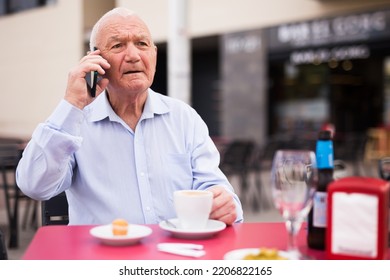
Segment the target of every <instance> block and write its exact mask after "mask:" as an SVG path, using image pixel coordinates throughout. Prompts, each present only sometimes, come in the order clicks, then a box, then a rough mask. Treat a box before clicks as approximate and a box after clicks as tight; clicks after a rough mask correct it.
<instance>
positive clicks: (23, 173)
mask: <svg viewBox="0 0 390 280" xmlns="http://www.w3.org/2000/svg"><path fill="white" fill-rule="evenodd" d="M84 118H85V116H84V112H83V111H82V110H80V109H78V108H76V107H74V106H72V105H71V104H70V103H68V102H67V101H65V100H62V101H61V102H60V103H59V105H58V106H57V108H56V109H55V110H54V112H53V113H52V115H51V116H50V117H49V118H48V120H47V121H46V122H45V123H41V124H39V125H38V127H37V128H36V129H35V131H34V132H33V135H32V138H31V140H30V141H29V143H28V144H27V146H26V148H25V149H24V151H23V155H22V158H21V160H20V161H19V164H18V167H17V170H16V180H17V184H18V186H19V188H20V189H21V190H22V192H23V193H24V194H26V195H28V196H30V197H31V198H33V199H37V200H46V199H49V198H51V197H52V196H54V195H56V194H58V193H60V192H62V191H63V190H65V189H67V188H68V187H69V186H70V183H71V180H72V170H73V167H74V164H75V161H74V153H75V151H77V150H78V149H79V148H80V146H81V143H82V138H81V137H80V127H81V124H82V122H83V121H84Z"/></svg>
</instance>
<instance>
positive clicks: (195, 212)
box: [173, 190, 213, 229]
mask: <svg viewBox="0 0 390 280" xmlns="http://www.w3.org/2000/svg"><path fill="white" fill-rule="evenodd" d="M173 198H174V204H175V210H176V215H177V218H178V219H179V226H180V228H182V229H203V228H205V227H206V226H207V221H208V219H209V215H210V212H211V206H212V203H213V193H212V192H210V191H203V190H180V191H175V192H174V195H173Z"/></svg>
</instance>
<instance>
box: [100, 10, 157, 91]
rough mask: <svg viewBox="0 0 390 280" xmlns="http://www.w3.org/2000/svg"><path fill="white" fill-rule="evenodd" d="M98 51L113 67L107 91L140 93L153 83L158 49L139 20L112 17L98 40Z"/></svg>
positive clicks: (108, 71) (106, 22)
mask: <svg viewBox="0 0 390 280" xmlns="http://www.w3.org/2000/svg"><path fill="white" fill-rule="evenodd" d="M97 47H98V48H99V49H100V50H101V52H102V56H103V57H104V58H105V59H106V60H107V61H108V63H110V65H111V68H110V69H108V70H107V71H106V75H105V77H106V78H108V79H109V81H110V83H109V85H108V90H109V92H110V91H113V92H123V91H124V92H126V93H133V94H136V93H141V92H144V91H146V90H147V89H148V88H149V87H150V86H151V85H152V83H153V78H154V74H155V70H156V60H157V48H156V46H155V45H154V43H153V41H152V37H151V35H150V32H149V30H148V28H147V26H146V25H145V23H144V22H143V21H142V20H140V19H139V18H138V17H136V16H126V17H123V16H120V15H116V16H112V17H110V18H108V19H107V20H105V22H104V23H103V27H102V30H101V32H100V34H99V35H98V36H97Z"/></svg>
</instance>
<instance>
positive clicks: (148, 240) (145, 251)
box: [23, 223, 326, 260]
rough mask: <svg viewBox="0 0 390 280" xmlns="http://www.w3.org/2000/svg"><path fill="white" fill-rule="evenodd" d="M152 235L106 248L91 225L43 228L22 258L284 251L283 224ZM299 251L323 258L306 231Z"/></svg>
mask: <svg viewBox="0 0 390 280" xmlns="http://www.w3.org/2000/svg"><path fill="white" fill-rule="evenodd" d="M148 226H149V227H150V228H151V229H152V230H153V232H152V234H151V235H149V236H147V237H145V238H144V239H142V240H141V241H140V242H139V243H137V244H134V245H129V246H109V245H104V244H102V243H101V242H100V241H99V240H97V239H96V238H94V237H93V236H92V235H90V233H89V231H90V229H91V228H93V226H89V225H87V226H44V227H40V228H39V229H38V231H37V233H36V234H35V236H34V238H33V240H32V241H31V243H30V245H29V246H28V248H27V250H26V252H25V254H24V256H23V259H24V260H28V259H35V260H81V259H84V260H106V259H107V260H108V259H116V260H120V259H127V260H131V259H137V260H150V259H154V260H164V259H166V260H173V259H178V260H186V259H193V258H191V257H183V256H178V255H173V254H168V253H164V252H160V251H158V250H157V244H158V243H161V242H183V243H196V244H202V245H204V249H205V251H206V255H205V256H203V257H201V258H198V259H204V260H221V259H223V257H224V255H225V254H226V253H227V252H229V251H231V250H235V249H242V248H261V247H267V248H276V249H280V250H285V249H286V245H287V232H286V229H285V225H284V224H283V223H242V224H235V225H233V226H228V227H227V228H226V229H224V230H223V231H221V232H219V233H217V234H216V235H214V236H212V237H210V238H207V239H200V240H189V239H178V238H174V237H173V236H172V235H171V234H170V233H169V232H166V231H164V230H163V229H161V228H160V227H159V226H158V225H148ZM298 245H299V247H300V250H301V251H302V252H303V253H304V254H307V255H310V256H311V257H313V258H314V259H325V258H326V253H325V252H324V251H319V250H311V249H309V248H307V246H306V229H305V228H304V227H303V228H302V229H301V231H300V232H299V235H298Z"/></svg>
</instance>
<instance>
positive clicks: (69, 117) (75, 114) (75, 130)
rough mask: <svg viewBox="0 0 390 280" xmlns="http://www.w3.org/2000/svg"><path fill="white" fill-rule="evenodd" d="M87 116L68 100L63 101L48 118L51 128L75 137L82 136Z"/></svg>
mask: <svg viewBox="0 0 390 280" xmlns="http://www.w3.org/2000/svg"><path fill="white" fill-rule="evenodd" d="M84 118H85V115H84V112H83V111H82V110H80V109H79V108H77V107H75V106H73V105H72V104H70V103H69V102H68V101H66V100H61V102H60V103H59V104H58V106H57V107H56V109H55V110H54V112H53V113H52V114H51V116H50V117H49V118H48V120H47V123H48V124H49V125H50V127H52V128H54V129H56V130H59V131H63V132H66V133H68V134H70V135H73V136H80V127H81V124H82V122H83V121H84Z"/></svg>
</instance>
